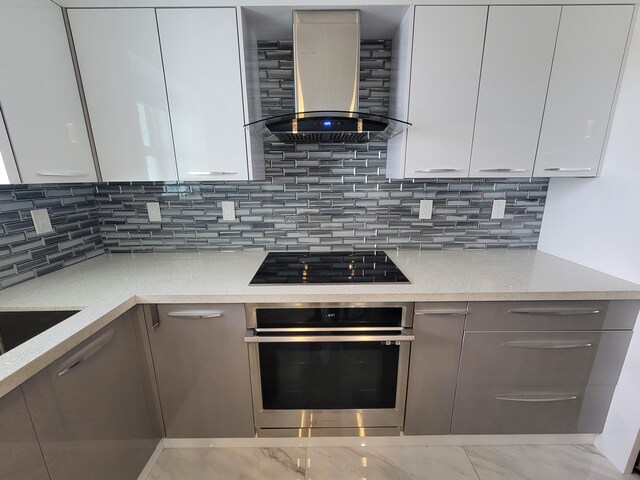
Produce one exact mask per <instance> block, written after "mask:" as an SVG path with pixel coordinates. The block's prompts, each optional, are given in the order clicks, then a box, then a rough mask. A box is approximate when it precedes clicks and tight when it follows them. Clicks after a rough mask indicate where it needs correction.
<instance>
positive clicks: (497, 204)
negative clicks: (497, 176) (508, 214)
mask: <svg viewBox="0 0 640 480" xmlns="http://www.w3.org/2000/svg"><path fill="white" fill-rule="evenodd" d="M505 208H507V201H506V200H494V201H493V208H492V210H491V220H501V219H503V218H504V210H505Z"/></svg>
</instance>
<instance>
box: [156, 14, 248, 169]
mask: <svg viewBox="0 0 640 480" xmlns="http://www.w3.org/2000/svg"><path fill="white" fill-rule="evenodd" d="M157 15H158V31H159V34H160V43H161V45H162V60H163V63H164V71H165V78H166V83H167V95H168V98H169V107H170V109H171V124H172V127H173V138H174V143H175V151H176V159H177V164H178V176H179V178H180V180H248V179H249V170H248V163H247V147H246V144H245V131H244V124H245V119H244V113H243V100H242V79H241V74H240V62H239V58H240V51H239V46H238V28H237V23H236V10H235V8H192V9H175V8H171V9H158V10H157Z"/></svg>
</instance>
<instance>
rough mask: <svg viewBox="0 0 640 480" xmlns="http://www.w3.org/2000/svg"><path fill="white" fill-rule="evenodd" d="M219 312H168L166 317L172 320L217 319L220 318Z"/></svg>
mask: <svg viewBox="0 0 640 480" xmlns="http://www.w3.org/2000/svg"><path fill="white" fill-rule="evenodd" d="M221 316H222V313H221V312H169V313H167V317H174V318H218V317H221Z"/></svg>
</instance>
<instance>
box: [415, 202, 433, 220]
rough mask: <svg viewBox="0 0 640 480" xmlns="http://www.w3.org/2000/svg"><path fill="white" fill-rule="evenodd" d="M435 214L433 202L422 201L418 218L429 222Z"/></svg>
mask: <svg viewBox="0 0 640 480" xmlns="http://www.w3.org/2000/svg"><path fill="white" fill-rule="evenodd" d="M432 214H433V200H420V212H419V213H418V218H419V219H420V220H429V219H430V218H431V215H432Z"/></svg>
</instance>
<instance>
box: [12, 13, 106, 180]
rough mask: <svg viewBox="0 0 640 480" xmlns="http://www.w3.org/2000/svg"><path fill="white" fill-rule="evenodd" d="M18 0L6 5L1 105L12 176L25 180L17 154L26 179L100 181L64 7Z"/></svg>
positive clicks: (15, 178) (13, 178)
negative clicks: (80, 94) (18, 173)
mask: <svg viewBox="0 0 640 480" xmlns="http://www.w3.org/2000/svg"><path fill="white" fill-rule="evenodd" d="M12 3H13V5H8V4H3V5H2V6H0V64H2V68H1V69H0V105H1V106H2V116H3V117H4V122H5V123H6V128H7V131H8V133H9V135H8V138H10V139H11V146H12V147H13V149H11V147H10V146H9V144H8V140H7V139H4V140H0V152H1V154H2V158H3V159H4V161H5V162H6V164H7V166H8V167H9V168H8V170H9V180H10V181H11V183H18V180H19V179H18V178H17V171H16V169H15V168H14V167H12V164H11V157H12V156H15V161H16V162H17V164H18V168H19V170H20V176H21V177H22V181H23V182H24V183H50V182H53V183H58V182H95V181H96V180H97V176H96V170H95V166H94V163H93V155H92V153H91V148H90V146H89V137H88V134H87V127H86V122H85V118H84V113H83V111H82V105H81V103H80V96H79V94H78V84H77V82H76V77H75V71H74V66H73V62H72V60H71V52H70V49H69V42H68V40H67V35H66V31H65V25H64V20H63V17H62V11H61V9H60V7H58V6H57V5H55V4H53V3H48V2H42V5H37V6H36V5H33V4H31V5H21V4H20V2H12ZM0 128H2V126H1V125H0ZM3 136H4V135H3Z"/></svg>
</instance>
